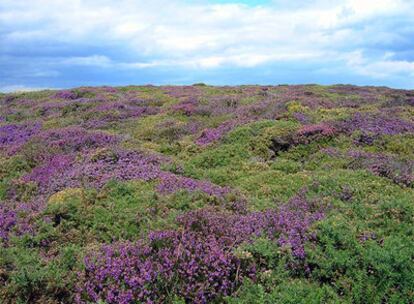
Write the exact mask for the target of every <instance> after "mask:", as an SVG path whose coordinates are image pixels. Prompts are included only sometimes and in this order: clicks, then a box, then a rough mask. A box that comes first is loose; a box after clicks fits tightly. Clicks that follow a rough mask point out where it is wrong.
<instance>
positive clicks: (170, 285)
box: [0, 83, 414, 304]
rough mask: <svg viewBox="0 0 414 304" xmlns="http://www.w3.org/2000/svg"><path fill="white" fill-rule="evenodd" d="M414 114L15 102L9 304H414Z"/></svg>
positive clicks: (212, 102)
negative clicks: (289, 303) (317, 303)
mask: <svg viewBox="0 0 414 304" xmlns="http://www.w3.org/2000/svg"><path fill="white" fill-rule="evenodd" d="M413 98H414V91H409V90H395V89H390V88H385V87H357V86H351V85H335V86H318V85H295V86H288V85H277V86H257V85H243V86H223V87H212V86H208V85H204V84H201V83H200V84H195V85H193V86H160V87H157V86H152V85H146V86H127V87H117V88H112V87H81V88H75V89H67V90H61V91H50V90H47V91H39V92H21V93H13V94H0V303H4V304H14V303H34V304H38V303H39V304H40V303H42V304H43V303H51V304H52V303H79V304H80V303H85V304H86V303H106V304H111V303H125V304H132V303H229V304H235V303H253V302H257V303H259V302H260V303H287V302H292V303H308V302H312V301H313V302H315V301H316V302H323V303H411V302H412V300H411V299H412V298H413V293H412V291H413V290H414V288H413V286H414V284H413V282H414V277H413V273H414V264H413V263H412V261H413V259H414V256H413V252H414V241H413V223H412V219H413V218H414V209H413V204H412V202H413V201H414V162H413V157H414V152H413V151H414V120H413V117H412V116H413V115H412V114H413V108H412V106H413V102H412V101H413ZM301 189H306V191H304V190H301Z"/></svg>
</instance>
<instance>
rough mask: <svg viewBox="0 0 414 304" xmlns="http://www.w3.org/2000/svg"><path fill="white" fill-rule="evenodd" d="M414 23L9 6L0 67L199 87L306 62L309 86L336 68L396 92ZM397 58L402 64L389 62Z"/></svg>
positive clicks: (404, 17) (241, 9)
mask: <svg viewBox="0 0 414 304" xmlns="http://www.w3.org/2000/svg"><path fill="white" fill-rule="evenodd" d="M413 20H414V3H413V1H410V0H405V1H404V0H365V1H359V0H343V1H340V0H331V1H328V0H317V1H309V0H299V1H294V2H292V1H287V0H275V1H236V0H235V1H202V0H199V1H189V0H187V1H185V0H170V1H166V0H154V1H151V2H150V3H148V1H142V0H117V1H115V0H100V1H98V0H73V1H65V0H33V1H23V0H3V1H2V2H1V3H0V39H1V40H2V46H0V68H1V67H7V71H10V72H9V73H10V75H7V74H6V72H0V76H11V77H7V78H9V79H10V81H16V78H18V74H19V73H23V71H22V68H21V67H20V62H28V64H26V66H27V70H26V72H25V73H24V74H26V75H27V74H31V73H33V77H27V79H26V80H25V81H34V80H33V79H34V78H36V77H35V76H34V75H38V76H37V78H39V77H40V78H41V77H42V76H41V75H42V70H45V71H46V72H47V71H55V72H54V73H55V74H54V75H47V73H46V72H45V73H44V74H43V75H44V76H43V78H44V80H47V81H51V82H53V81H63V80H62V77H65V75H73V74H76V69H77V71H79V74H80V75H86V74H94V73H95V72H93V71H95V70H96V71H98V69H99V70H100V71H102V69H105V70H108V71H109V70H112V72H115V71H118V72H120V73H124V76H123V77H126V76H127V75H133V74H130V73H134V71H135V73H136V72H137V71H144V70H145V71H148V73H155V74H158V80H159V81H158V82H161V83H162V82H163V81H167V79H168V81H170V79H171V78H170V77H171V76H170V75H168V76H165V75H166V74H165V71H167V70H168V71H171V70H175V71H176V78H177V79H182V76H181V75H182V74H183V73H186V72H187V73H188V71H191V73H192V75H194V76H193V78H194V79H196V78H197V79H198V77H199V76H201V75H204V74H205V73H212V72H214V73H215V74H216V75H220V72H221V71H223V73H224V71H227V72H228V71H229V69H233V70H234V71H236V70H237V71H240V69H245V70H246V73H251V69H257V71H260V70H262V71H263V70H266V71H267V72H266V73H270V72H269V70H268V69H267V67H269V66H274V67H275V66H278V65H279V66H283V67H284V68H285V69H286V68H289V69H291V70H295V69H300V66H301V65H304V62H306V63H307V66H308V67H309V66H312V69H311V70H308V71H301V72H302V73H303V72H305V73H307V74H308V75H309V80H314V75H313V73H315V72H316V71H327V70H329V69H330V68H331V69H332V70H342V71H343V70H346V72H347V73H349V74H353V75H355V82H357V81H358V79H359V78H358V77H359V76H361V77H367V78H366V79H369V78H372V79H373V81H376V79H378V78H382V79H383V81H384V84H390V85H395V84H394V81H395V79H396V78H395V77H400V76H401V75H407V76H409V75H412V70H411V66H412V63H413V60H414V58H413V57H414V55H413V54H412V51H411V50H412V49H413V47H414V39H412V38H413V37H414V21H413ZM358 52H359V54H360V56H362V57H363V59H361V58H359V59H360V62H356V61H355V60H356V59H358V58H357V56H358ZM390 52H392V53H393V59H391V58H385V59H384V56H385V54H389V53H390ZM353 57H354V58H353ZM5 58H7V62H6V61H5ZM352 58H353V59H352ZM329 64H330V65H331V66H329ZM332 64H334V66H332ZM266 66H267V67H266ZM85 69H88V71H89V73H86V74H85ZM36 73H37V74H36ZM96 73H98V72H96ZM274 73H277V72H274ZM155 74H154V76H153V77H155V76H156V75H155ZM88 76H91V75H88ZM92 76H94V77H98V76H96V75H92ZM276 76H277V75H275V78H277V77H276ZM114 77H115V76H114ZM140 77H141V76H139V77H138V76H137V77H136V78H134V79H138V78H139V79H141V78H140ZM164 77H166V78H165V79H164ZM321 77H323V75H321ZM53 78H54V79H55V80H53ZM298 78H299V77H298ZM56 79H58V80H56ZM151 79H154V78H152V77H151ZM338 79H340V77H339V75H338ZM364 79H365V78H364ZM398 79H399V78H398ZM148 80H150V79H148ZM334 80H335V79H333V81H334ZM94 81H95V82H97V83H99V78H96V79H95V80H94ZM105 81H106V79H105ZM254 81H255V80H254V79H252V82H254ZM323 81H325V79H322V78H321V80H320V81H319V82H323ZM364 81H365V80H364ZM1 82H2V81H1V80H0V84H1ZM3 82H4V81H3ZM63 82H65V83H69V85H70V83H71V81H70V79H68V80H67V81H63ZM402 85H407V83H405V84H402Z"/></svg>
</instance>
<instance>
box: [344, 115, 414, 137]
mask: <svg viewBox="0 0 414 304" xmlns="http://www.w3.org/2000/svg"><path fill="white" fill-rule="evenodd" d="M343 128H344V129H345V130H347V131H348V132H353V131H356V130H360V131H362V132H365V133H371V134H378V135H395V134H401V133H414V123H412V122H408V121H405V120H402V119H400V118H393V117H387V116H383V115H376V114H374V115H367V114H361V113H356V114H355V115H354V116H353V117H352V118H351V119H349V120H347V121H346V122H345V123H344V125H343Z"/></svg>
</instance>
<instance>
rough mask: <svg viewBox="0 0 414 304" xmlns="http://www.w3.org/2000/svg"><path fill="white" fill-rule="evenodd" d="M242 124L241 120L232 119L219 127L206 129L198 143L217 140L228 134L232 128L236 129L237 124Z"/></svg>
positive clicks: (206, 143) (203, 143)
mask: <svg viewBox="0 0 414 304" xmlns="http://www.w3.org/2000/svg"><path fill="white" fill-rule="evenodd" d="M240 124H241V122H239V121H236V120H230V121H227V122H225V123H223V124H221V125H220V126H218V127H217V128H211V129H204V130H203V131H202V132H201V135H200V136H199V137H198V138H197V140H196V144H198V145H200V146H203V145H208V144H210V143H212V142H214V141H217V140H219V139H221V138H222V137H223V136H224V135H226V134H227V133H228V132H229V131H230V130H232V129H234V128H235V127H236V126H237V125H240Z"/></svg>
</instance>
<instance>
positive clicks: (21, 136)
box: [0, 122, 41, 154]
mask: <svg viewBox="0 0 414 304" xmlns="http://www.w3.org/2000/svg"><path fill="white" fill-rule="evenodd" d="M40 129H41V124H40V123H37V122H34V123H24V124H11V125H4V126H0V152H2V151H5V152H6V153H7V154H14V153H16V152H17V151H18V150H19V149H20V148H21V147H22V146H23V145H24V144H25V143H26V142H27V141H28V140H29V139H30V138H31V137H33V136H34V135H36V134H38V133H39V132H40Z"/></svg>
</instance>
